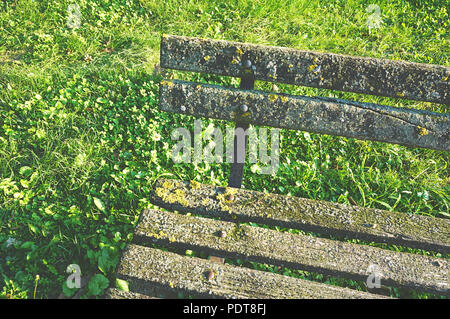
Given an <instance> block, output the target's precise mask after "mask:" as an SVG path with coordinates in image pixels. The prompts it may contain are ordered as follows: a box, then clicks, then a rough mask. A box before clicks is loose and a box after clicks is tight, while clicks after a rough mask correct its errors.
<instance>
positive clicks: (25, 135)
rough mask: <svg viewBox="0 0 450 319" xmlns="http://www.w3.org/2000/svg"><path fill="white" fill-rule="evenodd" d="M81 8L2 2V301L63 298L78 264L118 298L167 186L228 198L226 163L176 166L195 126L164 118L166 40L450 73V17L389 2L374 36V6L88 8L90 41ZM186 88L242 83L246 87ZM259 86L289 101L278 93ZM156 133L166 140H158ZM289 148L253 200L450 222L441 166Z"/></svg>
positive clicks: (297, 142) (393, 151) (333, 144)
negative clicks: (158, 183) (388, 62)
mask: <svg viewBox="0 0 450 319" xmlns="http://www.w3.org/2000/svg"><path fill="white" fill-rule="evenodd" d="M70 3H71V2H69V1H46V0H43V1H31V0H28V1H20V0H7V1H3V2H2V3H1V4H0V256H1V258H0V274H1V278H0V297H4V298H5V297H6V298H33V297H35V298H50V297H56V296H58V295H59V294H60V293H61V291H62V290H63V282H64V281H65V279H66V278H67V276H68V274H67V273H66V272H65V271H66V268H67V266H68V265H69V264H73V263H76V264H78V265H80V266H81V271H82V273H83V275H86V276H90V275H94V274H102V275H104V276H105V277H106V278H107V279H108V281H109V285H110V286H114V285H115V283H114V282H113V279H114V277H113V273H114V269H115V266H116V264H117V261H118V258H119V256H120V252H121V250H122V249H123V248H124V246H125V244H126V243H127V242H129V241H130V239H131V235H132V232H133V227H134V225H135V223H136V221H137V217H138V215H139V213H140V211H141V210H142V209H143V208H145V207H148V206H149V205H150V204H149V201H148V195H149V192H150V189H151V184H152V183H153V181H154V180H155V179H156V178H158V177H159V176H172V177H174V178H179V179H182V180H198V181H201V182H204V183H216V184H220V185H225V184H226V181H227V174H228V166H227V165H226V164H223V165H222V164H210V165H209V164H200V165H198V166H197V167H195V168H194V166H193V165H188V164H177V165H174V164H173V163H172V161H171V160H170V158H169V153H170V150H171V146H172V145H173V144H174V142H172V141H171V139H170V132H171V131H172V129H173V128H175V127H184V126H187V127H192V126H193V118H190V117H185V116H182V115H173V114H167V113H164V112H160V111H159V110H158V82H159V81H160V79H161V77H160V75H159V74H158V72H155V71H154V69H155V65H156V64H157V63H158V59H159V39H160V36H161V34H162V33H168V34H179V35H188V36H200V37H205V38H214V39H226V40H237V41H243V42H252V43H259V44H268V45H280V46H288V47H293V48H299V49H308V50H315V51H323V52H334V53H345V54H351V55H359V56H368V57H378V58H388V59H401V60H406V61H412V62H422V63H433V64H440V65H447V66H448V65H449V50H448V38H449V37H448V36H449V34H448V13H447V11H446V9H445V6H444V5H442V4H441V1H431V0H430V1H419V0H416V1H401V0H394V1H378V2H377V4H378V5H379V6H380V8H381V17H382V20H383V24H382V26H381V28H379V29H374V30H372V31H371V33H370V34H369V30H368V28H367V26H366V20H367V18H368V16H369V15H370V13H368V12H366V8H367V6H368V5H369V4H370V3H371V1H361V0H358V1H357V0H352V1H317V0H311V1H300V0H297V1H279V0H278V1H252V0H245V1H244V0H242V1H220V0H219V1H192V0H183V1H182V0H178V1H175V0H172V1H159V0H158V1H156V0H154V1H153V0H145V1H144V0H143V1H137V0H113V1H86V0H84V1H77V2H76V3H78V4H79V6H80V8H81V16H82V20H81V23H82V24H81V27H80V28H79V29H69V28H67V26H66V22H67V6H68V5H69V4H70ZM174 74H175V75H177V76H181V77H183V78H185V79H189V80H196V81H201V82H206V81H210V82H215V83H221V84H226V85H230V86H236V85H238V80H236V79H229V78H221V77H216V76H206V75H198V74H190V73H186V74H180V73H179V72H174ZM256 86H257V88H258V89H263V90H272V89H276V88H274V86H273V84H269V83H260V82H258V83H257V84H256ZM278 90H279V91H281V92H287V93H292V94H304V95H323V96H335V97H343V98H352V99H358V100H360V101H368V102H376V103H383V104H387V105H392V106H397V107H412V108H418V109H428V110H432V111H436V112H448V108H447V107H446V106H442V105H437V104H433V103H420V102H414V101H402V100H397V99H388V98H377V97H371V96H365V95H357V94H351V93H341V92H334V91H328V90H318V89H312V88H304V87H293V86H289V85H278ZM208 123H215V124H216V125H220V126H221V127H224V125H225V123H222V122H220V121H204V123H203V126H204V127H206V126H207V125H208ZM155 134H160V135H161V137H162V138H161V140H159V141H157V140H153V139H152V137H154V136H155ZM281 138H282V140H281V143H282V145H281V151H282V154H281V158H280V163H281V166H280V169H279V171H278V172H277V174H276V176H266V175H259V174H255V173H252V171H251V168H250V167H246V169H245V175H244V186H245V187H246V188H249V189H254V190H260V191H268V192H275V193H280V194H290V195H294V196H302V197H307V198H313V199H324V200H329V201H333V202H339V203H346V204H349V203H350V198H351V199H352V200H354V201H355V202H356V203H357V204H358V205H360V206H365V207H374V208H381V209H387V210H396V211H400V212H403V213H405V214H423V215H429V216H437V217H444V218H445V217H448V216H449V215H448V211H449V194H450V187H449V182H450V179H449V175H450V174H449V173H450V169H449V167H448V165H449V156H448V155H447V154H445V153H444V152H438V151H430V150H423V149H412V148H406V147H402V146H398V145H389V144H383V143H376V142H367V141H356V140H352V139H345V138H338V137H332V136H321V135H316V134H308V133H305V132H294V131H282V134H281ZM13 239H14V240H15V242H13ZM391 249H395V247H394V248H392V247H391ZM421 253H424V254H430V253H425V252H421ZM255 267H260V266H255ZM261 267H262V266H261ZM289 273H291V272H289ZM292 273H293V275H295V272H292ZM36 275H39V279H38V280H37V281H36ZM302 276H303V275H302ZM93 278H95V279H93V280H92V284H91V287H90V289H89V290H88V291H87V293H86V294H85V297H92V296H97V295H99V294H101V291H103V289H104V283H105V281H104V279H103V277H99V276H96V277H93ZM99 278H100V279H99ZM316 279H317V278H316ZM330 282H331V283H334V284H339V282H337V281H333V280H331V281H330ZM350 285H353V284H350ZM355 285H356V284H355ZM356 286H357V287H359V286H358V285H356ZM35 289H36V294H35V293H34V291H35ZM359 289H363V288H361V287H360V288H359ZM64 290H65V292H66V293H67V294H71V293H73V292H70V291H68V289H67V287H66V288H65V289H64ZM392 294H393V295H394V296H395V295H400V296H402V294H401V293H399V292H396V291H394V292H392ZM413 295H414V296H415V297H420V298H427V297H429V295H426V294H413Z"/></svg>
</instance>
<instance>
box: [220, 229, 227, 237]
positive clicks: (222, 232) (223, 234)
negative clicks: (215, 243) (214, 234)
mask: <svg viewBox="0 0 450 319" xmlns="http://www.w3.org/2000/svg"><path fill="white" fill-rule="evenodd" d="M226 235H227V233H226V232H225V231H223V230H221V231H220V232H219V237H220V238H224V237H225V236H226Z"/></svg>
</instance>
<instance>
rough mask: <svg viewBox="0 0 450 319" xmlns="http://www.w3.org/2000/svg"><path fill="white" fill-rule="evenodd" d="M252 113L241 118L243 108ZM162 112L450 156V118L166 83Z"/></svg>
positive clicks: (334, 101) (337, 101)
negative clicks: (241, 106)
mask: <svg viewBox="0 0 450 319" xmlns="http://www.w3.org/2000/svg"><path fill="white" fill-rule="evenodd" d="M242 104H245V105H247V106H248V108H249V110H248V112H246V113H242V112H240V109H239V107H240V105H242ZM160 107H161V109H162V110H163V111H167V112H175V113H183V114H188V115H194V116H197V117H206V118H216V119H222V120H227V121H239V122H245V121H246V122H248V123H250V124H255V125H262V126H271V127H278V128H285V129H296V130H303V131H309V132H314V133H321V134H331V135H337V136H344V137H351V138H357V139H363V140H372V141H381V142H389V143H396V144H401V145H406V146H413V147H415V146H417V147H423V148H429V149H435V150H445V151H450V115H449V114H441V113H434V112H427V111H422V110H413V109H403V108H394V107H389V106H384V105H377V104H371V103H358V102H353V101H347V100H342V99H330V98H311V97H305V96H293V95H286V94H274V93H265V92H260V91H253V90H241V89H229V88H224V87H222V86H215V85H206V84H198V83H192V82H183V81H162V82H161V86H160Z"/></svg>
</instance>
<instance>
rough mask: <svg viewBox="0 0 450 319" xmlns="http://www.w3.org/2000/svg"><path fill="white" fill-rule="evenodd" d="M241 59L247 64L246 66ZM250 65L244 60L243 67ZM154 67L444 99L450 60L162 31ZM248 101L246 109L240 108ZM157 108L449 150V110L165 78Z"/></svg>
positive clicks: (448, 99)
mask: <svg viewBox="0 0 450 319" xmlns="http://www.w3.org/2000/svg"><path fill="white" fill-rule="evenodd" d="M247 61H251V64H249V65H247V66H246V63H247ZM249 66H251V67H249ZM161 67H162V68H166V69H176V70H183V71H193V72H202V73H212V74H217V75H224V76H232V77H240V78H241V79H244V78H245V77H246V76H248V75H249V74H250V73H251V76H252V78H253V79H255V80H263V81H270V82H281V83H289V84H295V85H302V86H309V87H316V88H325V89H333V90H339V91H346V92H356V93H364V94H371V95H377V96H385V97H396V98H403V99H411V100H419V101H428V102H434V103H440V104H445V105H449V104H450V90H449V88H450V82H449V77H450V68H449V67H446V66H439V65H429V64H419V63H410V62H402V61H393V60H384V59H374V58H362V57H352V56H346V55H338V54H329V53H319V52H310V51H301V50H295V49H289V48H281V47H271V46H261V45H254V44H244V43H237V42H229V41H218V40H206V39H199V38H188V37H182V36H168V35H164V36H163V37H162V39H161ZM241 105H247V106H248V110H244V111H243V110H242V108H241ZM160 107H161V109H162V110H164V111H168V112H174V113H183V114H187V115H193V116H197V117H206V118H215V119H221V120H228V121H235V122H237V123H248V124H254V125H262V126H271V127H278V128H284V129H298V130H303V131H308V132H313V133H323V134H330V135H337V136H344V137H351V138H357V139H363V140H372V141H381V142H389V143H395V144H401V145H406V146H412V147H422V148H428V149H434V150H445V151H450V115H449V114H448V113H446V114H443V113H436V112H429V111H423V110H415V109H406V108H395V107H390V106H384V105H378V104H373V103H363V102H356V101H348V100H343V99H336V98H324V97H305V96H294V95H288V94H283V93H274V92H261V91H255V90H247V89H246V88H242V86H241V88H240V89H235V88H225V87H223V86H217V85H208V84H200V83H193V82H185V81H177V80H164V81H162V82H161V86H160Z"/></svg>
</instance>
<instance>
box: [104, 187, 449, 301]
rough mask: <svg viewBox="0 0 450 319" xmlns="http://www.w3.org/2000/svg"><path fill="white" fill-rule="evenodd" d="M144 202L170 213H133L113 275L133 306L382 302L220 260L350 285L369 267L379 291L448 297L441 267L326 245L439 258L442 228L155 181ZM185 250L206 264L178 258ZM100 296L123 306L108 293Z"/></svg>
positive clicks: (422, 220)
mask: <svg viewBox="0 0 450 319" xmlns="http://www.w3.org/2000/svg"><path fill="white" fill-rule="evenodd" d="M151 201H152V202H153V203H154V204H156V205H158V206H159V207H161V208H162V209H167V210H171V211H177V212H171V211H162V210H155V209H149V210H145V211H144V212H143V213H142V215H141V217H140V220H139V223H138V225H137V227H136V230H135V233H134V239H133V243H132V244H131V245H130V246H129V247H128V248H127V250H126V251H125V253H124V255H123V257H122V259H121V262H120V264H119V267H118V273H117V276H118V277H119V278H121V279H123V280H126V281H128V282H129V285H130V293H131V294H133V293H134V294H135V295H133V296H134V297H133V298H142V297H166V298H167V297H169V298H171V297H172V298H174V297H177V294H178V293H183V294H184V295H190V296H194V297H198V298H205V297H216V298H220V297H222V298H379V297H380V298H381V297H385V296H383V295H378V294H374V293H372V292H362V291H357V290H352V289H349V288H343V287H337V286H332V285H327V284H324V283H319V282H314V281H309V280H304V279H299V278H294V277H289V276H285V275H281V274H275V273H270V272H265V271H261V270H255V269H251V268H246V267H237V266H234V265H230V264H221V263H217V262H215V261H214V260H217V259H219V260H220V258H230V259H240V260H244V261H247V262H251V263H255V262H256V263H261V264H267V265H273V266H277V267H286V268H289V269H296V270H303V271H308V272H313V273H319V274H324V275H327V276H334V277H339V278H345V279H350V280H359V281H365V280H366V278H367V277H368V275H369V274H368V273H367V270H368V268H369V267H370V265H373V264H375V265H377V266H378V267H379V270H380V272H381V282H382V284H383V286H392V287H401V288H411V289H414V290H418V291H424V292H432V293H435V294H440V295H448V288H449V280H448V273H449V269H450V263H449V262H448V260H447V259H443V258H432V257H428V256H423V255H419V254H412V253H404V252H397V251H392V250H388V249H382V248H378V247H373V246H369V245H364V244H354V243H349V242H348V241H340V240H336V238H358V239H364V240H369V241H374V242H380V243H388V244H401V245H403V246H405V247H415V248H421V249H429V250H434V251H439V252H441V253H444V254H448V252H449V244H450V242H449V236H448V233H449V231H450V223H449V220H447V219H441V218H434V217H428V216H420V215H407V214H400V213H396V212H388V211H383V210H377V209H370V208H361V207H357V206H346V205H341V204H336V203H329V202H324V201H317V200H309V199H304V198H299V197H292V196H283V195H275V194H264V193H261V192H257V191H251V190H245V189H237V188H230V187H226V188H224V187H215V186H212V185H206V184H200V183H197V182H183V181H177V180H169V179H160V180H157V181H156V183H155V185H154V192H153V195H152V198H151ZM192 214H195V216H194V215H192ZM199 215H200V216H199ZM219 218H220V220H219ZM263 224H264V225H265V227H264V225H263ZM261 226H262V227H261ZM275 227H278V229H281V230H283V229H282V228H286V229H287V228H290V229H299V230H303V231H313V232H317V233H319V235H320V237H319V235H318V234H314V236H313V235H311V234H305V233H304V232H297V233H292V232H287V231H279V230H276V229H275ZM445 234H447V236H446V235H445ZM330 237H332V238H333V239H330ZM155 245H157V246H155ZM161 247H164V248H165V250H168V251H163V250H161V249H160V248H161ZM186 250H191V251H195V252H197V253H198V254H200V255H203V256H213V257H214V258H212V260H208V259H204V258H200V257H190V256H185V255H184V252H185V251H186ZM217 257H219V258H217ZM209 272H212V275H211V274H209ZM208 276H210V277H212V278H208ZM374 291H375V290H374ZM136 294H137V295H136ZM108 296H109V297H114V298H120V297H124V298H129V297H130V295H127V294H123V295H120V294H118V293H117V292H115V291H110V292H108ZM136 296H138V297H136ZM139 296H140V297H139Z"/></svg>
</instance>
